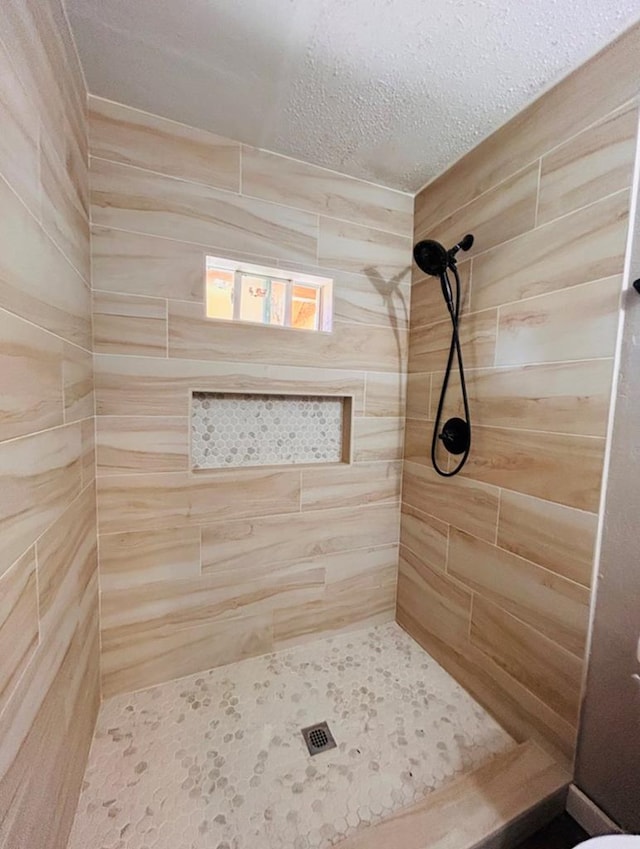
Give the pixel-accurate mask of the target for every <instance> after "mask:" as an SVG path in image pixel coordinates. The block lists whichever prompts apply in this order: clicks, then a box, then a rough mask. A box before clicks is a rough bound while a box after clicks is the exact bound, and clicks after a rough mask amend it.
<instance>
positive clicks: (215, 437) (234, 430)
mask: <svg viewBox="0 0 640 849" xmlns="http://www.w3.org/2000/svg"><path fill="white" fill-rule="evenodd" d="M343 409H344V402H343V399H342V398H332V397H327V396H319V395H315V396H314V395H295V396H292V395H255V394H235V393H230V392H228V393H223V392H194V393H193V398H192V401H191V465H192V467H193V468H194V469H225V468H232V467H234V466H278V465H286V464H293V463H339V462H340V460H341V459H342V413H343Z"/></svg>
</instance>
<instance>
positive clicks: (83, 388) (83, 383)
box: [62, 342, 95, 423]
mask: <svg viewBox="0 0 640 849" xmlns="http://www.w3.org/2000/svg"><path fill="white" fill-rule="evenodd" d="M63 356H64V359H63V364H62V373H63V387H64V420H65V422H67V423H69V422H73V421H77V420H78V419H86V418H87V417H89V416H93V414H94V409H95V398H94V392H93V356H92V355H91V354H90V353H89V351H85V350H84V349H83V348H78V347H77V346H76V345H70V344H69V343H68V342H65V343H64V347H63Z"/></svg>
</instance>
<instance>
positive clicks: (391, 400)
mask: <svg viewBox="0 0 640 849" xmlns="http://www.w3.org/2000/svg"><path fill="white" fill-rule="evenodd" d="M405 397H406V375H404V374H402V373H400V372H397V373H396V374H393V373H392V372H386V373H385V372H373V371H367V373H366V390H365V399H364V402H365V403H364V413H365V415H367V416H391V417H393V416H404V409H405ZM354 414H355V415H357V413H356V412H355V411H354Z"/></svg>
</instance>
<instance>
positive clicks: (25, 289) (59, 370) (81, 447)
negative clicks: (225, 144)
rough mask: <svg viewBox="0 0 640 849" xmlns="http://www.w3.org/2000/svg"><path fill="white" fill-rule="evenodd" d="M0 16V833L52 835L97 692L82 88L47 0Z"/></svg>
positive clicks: (64, 829) (57, 845)
mask: <svg viewBox="0 0 640 849" xmlns="http://www.w3.org/2000/svg"><path fill="white" fill-rule="evenodd" d="M1 18H2V20H1V23H0V126H1V127H2V130H1V131H0V210H1V211H0V492H1V494H0V657H1V658H2V663H1V671H0V822H1V823H2V824H1V825H0V846H2V847H4V849H36V847H47V849H64V847H65V846H66V843H67V835H68V831H69V829H70V827H71V821H72V818H73V815H74V812H75V807H76V803H77V798H78V793H79V790H80V784H81V781H82V776H83V773H84V766H85V762H86V757H87V754H88V748H89V744H90V742H91V736H92V733H93V726H94V721H95V717H96V713H97V707H98V700H99V631H98V575H97V558H96V508H95V484H94V478H95V474H94V472H95V461H94V448H93V445H94V399H93V377H92V355H91V290H90V280H89V269H90V254H89V207H88V186H89V180H88V149H87V134H86V120H85V90H84V83H83V80H82V76H81V73H80V70H79V65H78V62H77V58H76V56H75V52H74V49H73V46H72V43H71V40H70V35H69V32H68V29H67V27H66V23H65V19H64V15H63V12H62V8H61V6H60V3H59V2H58V0H9V2H7V3H4V4H3V6H2V15H1Z"/></svg>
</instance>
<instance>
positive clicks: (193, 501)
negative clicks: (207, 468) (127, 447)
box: [98, 469, 300, 533]
mask: <svg viewBox="0 0 640 849" xmlns="http://www.w3.org/2000/svg"><path fill="white" fill-rule="evenodd" d="M299 506H300V472H299V471H296V470H292V471H290V470H288V469H287V470H285V471H275V470H271V469H266V470H257V469H249V470H245V469H243V470H239V471H234V472H226V471H225V472H201V473H200V474H197V475H192V474H190V473H188V472H163V473H157V474H129V475H107V476H106V477H103V478H100V479H99V480H98V525H99V528H100V532H101V533H121V532H124V531H144V530H154V529H155V528H166V527H180V526H184V525H191V526H194V525H199V524H203V525H204V524H208V523H210V522H213V521H216V520H218V519H226V518H228V519H234V518H235V519H241V518H244V517H247V516H269V515H274V514H278V513H293V512H297V511H298V510H299Z"/></svg>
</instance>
